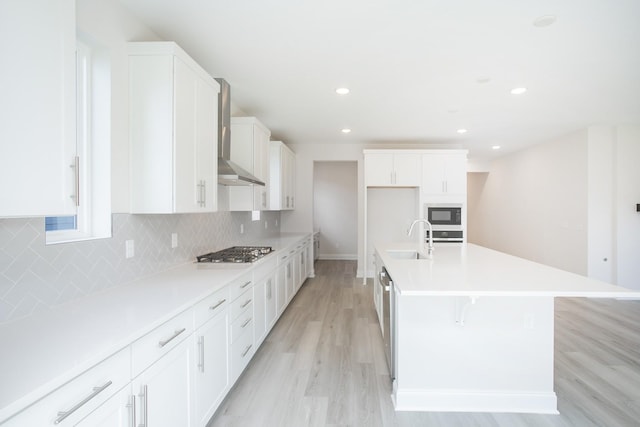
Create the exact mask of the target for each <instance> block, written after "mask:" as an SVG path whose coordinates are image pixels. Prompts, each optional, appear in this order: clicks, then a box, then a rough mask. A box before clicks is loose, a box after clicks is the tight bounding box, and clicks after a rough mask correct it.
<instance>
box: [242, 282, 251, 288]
mask: <svg viewBox="0 0 640 427" xmlns="http://www.w3.org/2000/svg"><path fill="white" fill-rule="evenodd" d="M250 284H251V280H249V281H248V282H247V283H245V284H244V285H242V286H240V289H244V288H246V287H247V286H249V285H250Z"/></svg>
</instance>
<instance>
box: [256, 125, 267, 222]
mask: <svg viewBox="0 0 640 427" xmlns="http://www.w3.org/2000/svg"><path fill="white" fill-rule="evenodd" d="M253 174H254V175H255V176H256V177H257V178H258V179H261V180H262V181H263V182H264V183H265V185H264V186H262V185H254V186H253V197H254V201H253V208H254V209H255V210H266V209H267V206H268V200H269V134H268V133H267V132H265V130H264V129H263V128H262V127H260V126H254V130H253Z"/></svg>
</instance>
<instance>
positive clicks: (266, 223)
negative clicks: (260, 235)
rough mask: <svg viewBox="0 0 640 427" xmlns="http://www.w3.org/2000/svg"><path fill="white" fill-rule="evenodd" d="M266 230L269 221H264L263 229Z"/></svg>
mask: <svg viewBox="0 0 640 427" xmlns="http://www.w3.org/2000/svg"><path fill="white" fill-rule="evenodd" d="M267 228H269V221H267V220H266V219H265V220H264V229H265V230H266V229H267Z"/></svg>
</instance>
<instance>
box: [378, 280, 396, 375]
mask: <svg viewBox="0 0 640 427" xmlns="http://www.w3.org/2000/svg"><path fill="white" fill-rule="evenodd" d="M380 286H381V291H382V324H383V332H382V338H383V341H384V352H385V356H386V357H387V366H389V377H390V378H391V382H392V383H393V381H394V380H395V378H396V372H395V356H396V355H395V348H394V347H395V345H394V336H393V335H394V324H393V323H394V314H395V313H393V309H394V305H395V304H394V302H395V297H394V289H393V280H391V277H390V276H389V272H388V271H387V269H386V268H384V267H382V270H381V271H380Z"/></svg>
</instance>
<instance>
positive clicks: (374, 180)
mask: <svg viewBox="0 0 640 427" xmlns="http://www.w3.org/2000/svg"><path fill="white" fill-rule="evenodd" d="M392 177H393V154H391V153H371V154H366V155H365V158H364V182H365V183H366V185H367V186H369V187H386V186H389V185H391V184H392Z"/></svg>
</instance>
